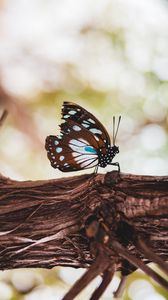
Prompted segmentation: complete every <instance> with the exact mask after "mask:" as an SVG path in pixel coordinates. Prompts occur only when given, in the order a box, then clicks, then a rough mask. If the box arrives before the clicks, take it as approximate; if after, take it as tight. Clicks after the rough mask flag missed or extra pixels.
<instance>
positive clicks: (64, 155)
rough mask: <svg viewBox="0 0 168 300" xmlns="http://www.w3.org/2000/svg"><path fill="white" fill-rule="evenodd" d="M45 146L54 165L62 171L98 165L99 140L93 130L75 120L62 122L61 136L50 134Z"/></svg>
mask: <svg viewBox="0 0 168 300" xmlns="http://www.w3.org/2000/svg"><path fill="white" fill-rule="evenodd" d="M45 148H46V150H47V155H48V158H49V160H50V162H51V165H52V167H54V168H58V169H59V170H61V171H62V172H70V171H78V170H82V169H88V168H91V167H94V166H97V165H98V153H97V148H98V143H97V141H96V140H95V138H94V136H93V134H92V133H91V132H89V131H88V130H87V129H85V128H83V127H82V126H81V125H80V124H78V123H76V122H74V121H73V120H69V121H68V122H65V123H63V124H61V135H60V136H52V135H50V136H48V137H47V138H46V144H45Z"/></svg>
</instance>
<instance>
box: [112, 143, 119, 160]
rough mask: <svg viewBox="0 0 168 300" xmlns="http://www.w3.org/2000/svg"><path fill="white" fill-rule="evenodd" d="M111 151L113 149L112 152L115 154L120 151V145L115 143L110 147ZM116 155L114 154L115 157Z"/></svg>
mask: <svg viewBox="0 0 168 300" xmlns="http://www.w3.org/2000/svg"><path fill="white" fill-rule="evenodd" d="M110 151H111V153H112V154H113V155H114V156H115V155H116V154H118V153H119V147H118V146H116V145H114V146H112V147H111V148H110ZM114 156H113V157H114Z"/></svg>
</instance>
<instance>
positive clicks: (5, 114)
mask: <svg viewBox="0 0 168 300" xmlns="http://www.w3.org/2000/svg"><path fill="white" fill-rule="evenodd" d="M7 115H8V111H7V110H6V109H4V111H3V113H2V115H1V117H0V127H1V126H2V125H3V123H4V121H5V119H6V118H7Z"/></svg>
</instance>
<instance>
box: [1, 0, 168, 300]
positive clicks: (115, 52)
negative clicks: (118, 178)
mask: <svg viewBox="0 0 168 300" xmlns="http://www.w3.org/2000/svg"><path fill="white" fill-rule="evenodd" d="M63 101H72V102H75V103H78V104H79V105H81V106H83V107H84V108H86V109H88V110H89V111H90V112H92V113H93V114H94V115H95V116H96V117H98V119H99V120H100V121H101V122H102V123H103V124H104V125H105V127H106V128H107V129H108V132H109V133H110V135H111V136H112V116H113V115H115V116H118V115H121V116H122V121H121V126H120V129H119V133H118V137H117V145H119V147H120V153H119V155H118V156H117V158H116V160H117V161H119V162H120V166H121V171H122V172H128V173H134V174H144V175H145V174H148V175H167V173H168V138H167V133H168V113H167V112H168V1H166V0H148V1H145V0H141V1H139V0H103V1H101V0H97V1H89V0H78V1H73V0H48V1H45V0H36V1H33V0H17V1H14V0H0V114H2V111H3V109H4V108H5V109H7V110H8V117H7V119H6V121H5V123H4V124H3V126H2V127H1V128H0V172H1V173H2V174H3V175H4V176H7V177H11V178H12V179H17V180H36V179H49V178H58V177H63V176H71V175H76V174H78V175H79V174H82V173H86V171H81V172H78V173H76V174H75V173H68V174H66V173H65V174H64V173H61V172H60V171H58V170H55V169H53V168H52V167H51V166H50V163H49V161H48V159H47V156H46V151H45V149H44V141H45V137H46V136H47V135H49V134H58V133H59V128H58V125H59V123H60V118H61V114H60V112H61V106H62V103H63ZM110 170H111V167H107V168H106V169H101V168H100V169H99V172H102V173H104V172H107V171H110ZM87 172H93V170H92V169H91V170H87ZM83 271H84V270H82V269H81V270H74V269H71V268H55V269H53V270H14V271H5V272H0V279H1V280H0V300H8V299H10V300H16V299H24V300H34V299H37V298H39V297H40V298H41V300H43V299H48V300H50V299H54V300H59V299H61V297H62V296H63V295H64V294H65V292H66V291H67V290H68V289H69V288H70V286H71V285H72V284H73V282H74V281H75V280H76V279H77V278H78V277H79V276H81V274H82V273H83ZM99 282H100V278H98V279H97V280H96V281H95V282H93V283H92V284H91V285H90V286H89V287H88V288H87V289H86V290H85V291H84V292H83V293H82V294H81V295H80V296H79V297H78V298H77V299H79V300H80V299H81V300H82V299H85V300H87V299H89V295H90V293H91V291H93V289H94V288H95V286H96V285H97V284H99ZM118 283H119V277H118V275H116V276H115V278H114V280H113V282H112V284H111V285H110V286H109V288H108V290H107V291H106V293H105V294H104V296H103V297H102V299H103V300H106V299H107V300H108V299H111V298H112V291H113V290H115V289H116V288H117V285H118ZM122 299H124V300H132V299H133V300H142V299H143V300H164V299H168V295H167V294H166V293H165V291H164V290H163V289H162V288H160V287H159V286H158V285H156V284H153V282H152V281H151V280H150V279H149V278H147V277H146V276H145V275H144V274H143V273H141V272H139V271H136V272H135V273H134V274H132V275H131V276H129V278H128V282H127V286H126V290H125V293H124V295H123V298H122Z"/></svg>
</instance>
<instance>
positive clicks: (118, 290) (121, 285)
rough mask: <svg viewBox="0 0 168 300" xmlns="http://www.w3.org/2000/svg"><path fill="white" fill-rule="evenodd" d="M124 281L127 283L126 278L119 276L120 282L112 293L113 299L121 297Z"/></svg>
mask: <svg viewBox="0 0 168 300" xmlns="http://www.w3.org/2000/svg"><path fill="white" fill-rule="evenodd" d="M126 281H127V276H123V275H121V280H120V283H119V286H118V288H117V290H116V291H115V292H114V293H113V295H114V297H115V298H120V297H121V296H122V294H123V291H124V288H125V284H126Z"/></svg>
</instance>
